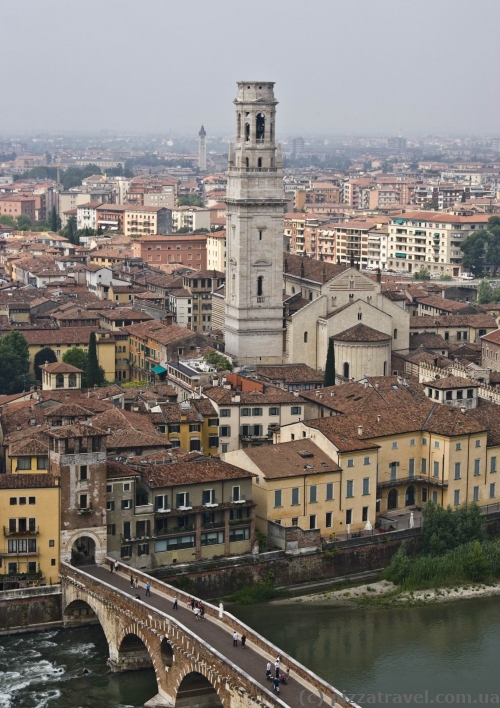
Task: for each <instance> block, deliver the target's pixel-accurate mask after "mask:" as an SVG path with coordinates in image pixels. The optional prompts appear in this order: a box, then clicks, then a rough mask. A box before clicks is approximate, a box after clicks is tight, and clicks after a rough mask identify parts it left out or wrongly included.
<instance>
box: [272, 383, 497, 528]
mask: <svg viewBox="0 0 500 708" xmlns="http://www.w3.org/2000/svg"><path fill="white" fill-rule="evenodd" d="M427 385H428V384H427ZM469 385H470V382H467V381H465V383H464V397H465V391H466V390H467V386H469ZM476 400H477V399H476ZM302 436H305V437H306V438H310V439H312V440H314V442H315V443H316V444H317V445H318V446H320V447H321V449H322V450H324V451H325V453H326V454H328V456H329V457H331V458H332V459H333V460H335V461H336V462H337V463H338V464H339V466H340V467H342V469H343V470H344V480H345V481H344V483H346V482H347V476H346V472H348V470H349V467H350V466H351V467H352V468H353V471H354V469H355V468H356V467H357V466H358V465H359V464H360V463H359V462H358V460H362V459H363V457H364V454H363V453H362V452H361V451H360V452H358V453H357V455H356V456H354V454H353V453H352V452H351V451H354V450H355V449H356V448H358V447H360V446H363V445H371V446H373V448H374V452H373V453H370V458H372V457H373V459H374V461H375V462H376V463H377V466H378V472H377V476H376V485H377V512H380V513H385V512H388V511H392V510H395V509H405V508H407V507H413V506H415V505H417V506H422V505H425V504H426V503H427V502H429V501H432V502H434V503H436V504H439V505H442V506H445V507H446V506H448V505H451V506H452V507H453V506H459V505H461V504H464V503H470V502H477V503H478V504H479V505H481V506H486V505H488V504H494V503H497V502H500V481H499V482H497V475H498V470H499V468H500V464H499V463H500V406H497V405H495V404H493V403H489V402H485V401H482V400H480V401H479V402H478V403H477V407H475V408H469V409H467V408H466V407H465V406H462V407H456V406H454V405H446V404H444V403H438V402H434V401H431V400H426V399H425V398H424V399H421V398H417V399H415V400H414V401H413V402H412V403H409V402H408V400H407V399H406V398H405V399H404V400H401V401H399V402H398V401H396V400H392V401H391V405H390V406H385V405H384V403H383V400H382V399H381V403H380V406H379V408H378V410H373V409H369V410H364V411H363V412H362V413H352V414H347V415H336V416H332V417H329V418H321V419H318V420H309V421H305V422H301V423H296V424H294V425H289V426H286V427H284V428H281V430H280V440H282V441H283V440H291V439H293V438H294V437H295V439H297V438H300V437H302ZM349 459H352V462H350V463H349ZM346 460H347V465H346ZM355 489H356V483H355ZM358 492H359V486H358V487H357V490H356V492H355V495H354V497H355V498H356V497H357V495H358ZM356 520H357V521H359V519H356Z"/></svg>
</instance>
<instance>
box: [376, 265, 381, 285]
mask: <svg viewBox="0 0 500 708" xmlns="http://www.w3.org/2000/svg"><path fill="white" fill-rule="evenodd" d="M381 282H382V271H381V270H380V268H377V283H381Z"/></svg>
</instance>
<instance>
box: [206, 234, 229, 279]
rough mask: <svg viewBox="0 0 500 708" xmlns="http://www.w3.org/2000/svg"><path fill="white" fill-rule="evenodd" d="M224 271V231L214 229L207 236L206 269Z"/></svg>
mask: <svg viewBox="0 0 500 708" xmlns="http://www.w3.org/2000/svg"><path fill="white" fill-rule="evenodd" d="M211 268H215V270H220V271H221V272H222V273H225V272H226V232H225V231H214V232H213V233H211V234H210V235H209V236H207V269H208V270H210V269H211Z"/></svg>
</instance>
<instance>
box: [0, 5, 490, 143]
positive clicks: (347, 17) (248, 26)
mask: <svg viewBox="0 0 500 708" xmlns="http://www.w3.org/2000/svg"><path fill="white" fill-rule="evenodd" d="M0 18H1V25H2V57H3V62H2V66H3V69H2V70H1V75H0V85H1V97H2V98H1V102H0V134H2V133H4V134H5V133H6V132H8V131H12V130H28V131H32V130H89V131H97V130H100V129H108V130H112V131H115V130H116V131H120V132H121V131H128V130H134V131H141V132H168V131H172V132H183V133H187V132H191V131H196V132H197V131H198V129H199V127H200V124H201V123H204V125H205V127H206V129H207V131H208V133H209V134H210V133H212V134H215V133H219V134H220V133H229V132H231V131H232V130H233V129H234V118H233V114H234V106H233V105H232V100H233V98H234V96H235V94H236V81H238V80H249V79H250V80H262V81H269V80H271V81H276V87H275V91H276V96H277V98H278V100H279V102H280V105H279V107H278V133H282V134H283V133H286V134H291V133H296V134H310V133H314V132H322V133H344V134H345V133H350V134H360V133H380V134H390V133H394V132H396V131H398V130H399V128H401V129H402V130H403V132H404V133H405V134H407V135H408V134H412V133H419V134H426V133H430V132H433V133H437V132H441V133H448V134H454V133H478V134H480V133H496V134H497V135H498V134H500V125H499V120H500V98H499V95H500V94H499V90H500V81H499V78H500V39H499V35H500V0H480V1H479V2H471V0H208V1H207V0H78V1H77V0H18V1H17V2H12V0H0Z"/></svg>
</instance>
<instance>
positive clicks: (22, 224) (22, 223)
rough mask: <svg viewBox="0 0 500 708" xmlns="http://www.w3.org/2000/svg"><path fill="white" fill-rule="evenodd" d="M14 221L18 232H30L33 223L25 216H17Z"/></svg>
mask: <svg viewBox="0 0 500 708" xmlns="http://www.w3.org/2000/svg"><path fill="white" fill-rule="evenodd" d="M16 221H17V228H18V229H19V231H30V230H31V227H32V226H33V222H32V221H31V219H30V217H29V216H28V215H27V214H19V216H18V217H17V219H16Z"/></svg>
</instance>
